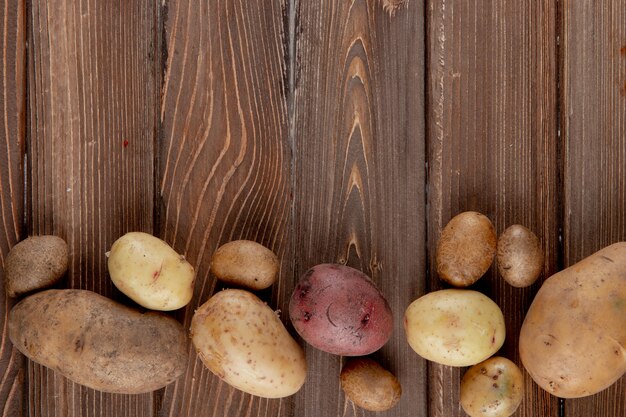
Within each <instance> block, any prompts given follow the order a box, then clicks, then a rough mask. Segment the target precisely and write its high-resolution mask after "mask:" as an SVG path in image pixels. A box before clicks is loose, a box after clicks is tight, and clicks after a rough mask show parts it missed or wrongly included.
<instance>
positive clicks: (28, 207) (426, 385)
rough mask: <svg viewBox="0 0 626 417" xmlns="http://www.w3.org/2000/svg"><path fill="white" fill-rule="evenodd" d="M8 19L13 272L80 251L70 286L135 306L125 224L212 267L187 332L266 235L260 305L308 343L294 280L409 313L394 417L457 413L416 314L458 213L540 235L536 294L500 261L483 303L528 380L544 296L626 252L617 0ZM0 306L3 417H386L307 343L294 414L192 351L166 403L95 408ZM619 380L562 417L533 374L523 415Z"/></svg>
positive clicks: (363, 0)
mask: <svg viewBox="0 0 626 417" xmlns="http://www.w3.org/2000/svg"><path fill="white" fill-rule="evenodd" d="M1 4H2V5H3V7H0V16H2V19H0V28H2V31H0V36H2V39H3V43H2V45H3V55H2V58H1V59H2V70H3V72H2V77H1V78H0V85H1V87H2V91H3V95H2V97H0V109H2V113H1V114H0V132H1V133H0V134H1V135H2V136H3V140H0V174H1V176H0V219H1V220H2V228H3V231H4V232H3V233H0V263H1V262H2V260H3V259H4V257H5V256H6V253H7V252H8V250H9V249H10V248H11V247H12V246H13V245H14V244H15V243H16V242H17V241H18V240H20V239H22V238H24V237H25V236H26V235H27V234H39V233H54V234H58V235H60V236H62V237H64V238H66V239H67V241H68V243H69V245H70V248H71V265H70V271H69V272H68V274H67V277H66V278H65V279H64V280H62V281H61V282H60V283H59V284H58V285H57V286H58V287H72V288H85V289H90V290H93V291H96V292H98V293H101V294H103V295H106V296H108V297H111V298H113V299H116V300H118V301H121V302H123V303H127V304H129V305H132V302H131V301H130V300H129V299H127V298H126V297H124V296H123V295H122V294H121V293H120V292H119V291H118V290H116V289H115V288H114V286H113V285H111V282H110V279H109V277H108V275H107V273H106V261H105V256H104V252H106V250H108V249H109V247H110V245H111V244H112V242H113V241H114V240H115V239H116V238H117V237H119V236H121V235H122V234H123V233H125V232H127V231H131V230H142V231H147V232H152V233H154V234H156V235H157V236H159V237H161V238H163V239H165V240H166V241H168V242H169V243H170V244H172V245H173V246H174V248H175V249H176V250H178V251H179V252H182V253H184V254H185V256H186V257H187V259H188V260H189V261H190V262H191V263H192V264H193V265H194V266H195V267H196V269H197V272H198V274H197V281H196V291H195V294H194V298H193V300H192V302H191V303H190V304H189V306H188V307H187V308H185V309H181V310H179V311H177V312H174V313H172V315H173V316H174V317H176V318H177V319H179V320H180V321H181V322H182V323H184V325H185V326H188V325H189V323H190V320H191V316H192V314H193V311H194V310H195V309H196V308H197V307H198V306H199V305H201V304H202V303H203V302H204V301H206V299H207V298H208V297H209V296H210V295H211V294H213V293H214V292H215V291H218V290H219V289H220V288H221V284H220V283H219V282H218V281H216V279H215V278H214V277H213V276H212V275H211V273H210V270H209V264H210V258H211V254H212V253H213V251H214V250H215V249H216V248H217V247H218V246H219V245H220V244H222V243H225V242H227V241H230V240H233V239H239V238H245V239H252V240H256V241H258V242H260V243H263V244H265V245H266V246H268V247H270V248H271V249H273V250H274V251H275V252H276V253H277V254H278V255H279V257H280V258H281V271H280V277H279V280H278V283H277V284H275V285H274V286H273V287H272V288H271V289H268V290H265V291H261V292H259V295H260V296H261V298H263V299H264V300H265V301H266V302H267V303H268V304H269V305H270V306H271V307H272V308H274V309H277V310H281V311H282V314H281V318H282V320H283V322H284V323H285V324H286V326H287V328H288V329H289V330H290V331H291V332H292V334H294V335H295V332H294V331H293V328H292V327H291V325H290V323H289V320H288V315H287V311H288V310H287V306H288V299H289V296H290V295H291V291H292V290H293V287H294V285H295V283H296V281H297V279H298V278H299V276H300V274H302V273H303V272H304V271H305V270H306V269H307V268H309V267H310V266H312V265H314V264H317V263H322V262H339V263H345V264H348V265H350V266H353V267H356V268H359V269H361V270H363V271H364V272H366V273H367V274H368V275H370V276H371V277H372V278H373V279H374V281H375V282H376V283H377V284H378V285H379V286H380V287H381V289H382V291H383V292H384V293H385V294H386V295H387V298H388V300H389V302H390V305H391V307H392V309H393V311H394V313H395V317H396V323H395V328H394V334H393V336H392V339H391V340H390V342H389V343H388V344H387V345H386V346H385V347H384V348H383V349H382V350H381V351H379V352H377V353H375V354H374V355H373V356H374V358H376V359H378V360H379V361H380V362H381V363H382V364H384V365H385V366H386V367H388V368H389V369H390V370H392V371H393V372H394V373H395V374H396V375H397V376H398V377H399V379H400V381H401V382H402V385H403V391H404V392H403V397H402V400H401V401H400V403H399V404H398V405H397V406H396V407H395V408H394V409H392V410H390V411H389V412H386V413H376V415H379V416H408V415H416V416H429V417H454V416H464V415H465V414H464V413H463V411H462V410H461V408H460V406H459V402H458V398H459V381H460V377H461V376H462V373H463V371H464V370H463V369H456V368H450V367H444V366H439V365H435V364H432V363H426V361H424V360H423V359H421V358H420V357H419V356H418V355H417V354H415V353H414V352H413V351H412V350H411V349H410V348H409V347H408V344H407V343H406V341H405V338H404V332H403V329H402V321H401V317H402V314H403V312H404V309H405V308H406V307H407V306H408V304H409V303H410V302H411V301H412V300H413V299H415V298H417V297H418V296H419V295H421V294H423V293H425V292H427V291H433V290H437V289H441V288H445V285H444V284H443V282H442V281H440V280H439V279H438V277H437V274H436V272H435V271H434V270H433V268H432V265H433V260H434V253H435V247H436V242H437V239H438V237H439V234H440V232H441V230H442V228H443V227H444V226H445V224H446V223H447V221H448V220H449V219H450V218H451V217H453V216H454V215H455V214H457V213H458V212H461V211H465V210H477V211H481V212H483V213H485V214H486V215H487V216H489V217H490V218H491V219H492V221H493V223H494V225H495V227H496V230H497V231H498V232H499V233H500V232H502V231H504V229H505V228H506V227H507V226H509V225H511V224H514V223H520V224H523V225H525V226H527V227H529V228H530V229H531V230H533V231H534V232H535V233H536V234H537V235H538V236H539V237H540V238H541V240H542V243H543V247H544V251H545V256H546V264H545V268H544V273H543V275H542V277H541V279H540V281H539V282H538V283H536V284H534V285H533V286H531V287H530V288H527V289H516V288H513V287H510V286H508V285H507V284H505V283H504V282H503V281H502V280H501V279H500V278H499V277H498V276H497V274H496V272H495V267H492V269H491V270H490V271H489V272H488V274H487V275H486V277H485V278H483V279H482V280H481V281H479V282H478V283H477V284H475V285H474V286H473V288H475V289H478V290H479V291H482V292H484V293H485V294H487V295H488V296H490V297H492V298H493V299H494V300H495V301H496V302H497V303H498V304H499V305H500V306H501V307H502V309H503V311H504V314H505V317H506V321H507V340H506V342H505V344H504V346H503V348H502V350H501V351H500V354H501V355H504V356H506V357H509V358H510V359H512V360H514V361H515V362H517V363H518V364H519V363H520V361H519V355H518V349H517V341H518V339H517V333H518V331H519V328H520V326H521V323H522V320H523V318H524V314H525V311H526V309H527V308H528V306H529V305H530V303H531V301H532V298H533V296H534V294H535V293H536V291H537V289H538V288H539V286H540V284H541V281H542V280H544V279H545V278H547V277H548V276H549V275H551V274H552V273H554V272H556V271H558V270H560V269H561V268H563V267H564V266H567V265H570V264H572V263H574V262H576V261H578V260H580V259H582V258H583V257H585V256H587V255H589V254H591V253H593V252H594V251H596V250H597V249H599V248H600V247H603V246H606V245H608V244H610V243H613V242H616V241H619V240H626V201H625V198H624V197H625V195H626V168H625V167H626V26H625V25H624V22H625V21H626V3H625V1H624V0H604V1H602V2H599V3H597V4H596V3H594V4H591V3H589V4H585V3H584V2H573V1H570V0H565V1H562V0H540V1H531V0H523V1H520V2H501V1H500V2H493V1H487V0H478V1H476V2H465V1H460V0H434V1H432V2H425V3H423V2H418V1H416V0H406V1H405V2H401V1H386V0H351V1H331V0H320V1H316V2H311V1H305V0H269V1H265V0H251V1H247V2H245V1H241V0H218V1H214V2H209V1H201V2H192V1H190V0H182V1H177V2H173V1H167V0H164V1H163V0H162V1H159V0H152V1H148V0H143V1H137V2H126V1H122V0H116V1H111V2H97V1H94V0H79V1H69V0H59V1H54V2H46V1H43V0H32V1H30V2H26V1H24V0H20V1H16V2H9V1H8V0H5V1H4V2H2V3H1ZM390 4H400V6H399V7H398V8H397V9H395V10H392V9H391V8H390V7H388V5H390ZM385 5H387V7H384V6H385ZM27 45H28V47H27ZM0 287H3V275H2V271H0ZM0 291H2V296H1V297H0V309H2V311H3V312H4V314H3V317H2V319H0V324H1V325H2V328H3V336H2V339H1V343H0V412H1V414H0V415H2V416H3V417H4V416H11V417H13V416H29V417H30V416H33V417H34V416H37V417H39V416H41V417H43V416H58V417H65V416H94V417H97V416H103V417H113V416H115V417H117V416H120V417H121V416H126V417H136V416H138V417H141V416H154V417H164V416H172V417H178V416H187V417H202V416H223V415H224V416H226V415H227V416H250V417H256V416H285V417H287V416H289V417H291V416H297V417H301V416H302V417H318V416H319V417H327V416H328V417H331V416H337V417H339V416H369V415H372V416H373V415H374V413H368V412H364V411H363V410H360V409H358V408H356V407H354V405H353V404H352V403H351V402H350V401H348V400H347V399H346V398H345V396H344V395H343V392H342V391H341V389H340V387H339V384H338V378H337V376H338V373H339V371H340V369H341V365H342V364H343V358H340V357H335V356H332V355H328V354H325V353H323V352H320V351H317V350H315V349H313V348H311V347H307V346H306V345H305V344H304V342H303V341H302V340H301V339H299V338H297V339H298V341H299V342H300V343H302V345H303V346H304V347H305V351H306V354H307V359H308V362H309V376H308V379H307V383H306V384H305V386H304V387H303V389H302V390H301V391H300V392H298V393H297V394H296V395H294V396H292V397H289V398H286V399H282V400H267V399H260V398H258V397H253V396H250V395H247V394H243V393H241V392H239V391H237V390H235V389H233V388H231V387H229V386H228V385H226V384H225V383H223V382H221V381H220V380H219V379H218V378H217V377H215V376H213V375H212V374H211V373H210V372H209V371H208V370H206V368H204V366H203V365H202V363H201V362H200V361H199V360H198V358H197V357H196V355H195V353H194V352H193V348H192V347H191V346H190V347H189V350H190V353H191V357H190V361H189V363H188V368H187V372H186V373H185V374H184V376H183V377H181V379H180V380H179V381H178V382H176V383H174V384H172V385H170V386H168V387H166V388H165V389H163V390H159V391H156V392H154V393H152V394H144V395H133V396H123V395H112V394H104V393H100V392H97V391H94V390H90V389H87V388H84V387H81V386H78V385H76V384H73V383H71V382H69V381H67V380H66V379H64V378H63V377H61V376H59V375H57V374H56V373H54V372H53V371H51V370H48V369H46V368H44V367H41V366H39V365H36V364H34V363H32V362H29V361H27V360H25V359H24V358H23V357H22V356H21V355H19V354H18V353H17V352H16V351H15V350H14V349H13V348H12V347H11V344H10V342H9V340H8V338H7V333H6V324H5V323H6V317H7V314H8V310H9V309H10V307H11V305H12V304H13V303H14V302H15V300H11V299H8V298H7V297H6V296H5V295H4V290H2V288H0ZM625 384H626V382H625V381H624V378H622V380H621V381H620V382H618V383H617V384H616V385H614V386H613V387H611V388H610V389H608V390H606V391H605V392H603V393H600V394H598V395H595V396H592V397H589V398H586V399H578V400H567V401H564V402H562V401H559V399H557V398H555V397H552V396H549V395H548V394H547V393H545V392H544V391H542V390H540V389H539V388H538V387H537V386H536V385H535V384H534V383H532V381H531V380H530V378H529V377H528V375H526V377H525V387H526V395H525V399H524V402H523V403H522V405H521V407H520V409H519V410H518V412H517V413H516V414H515V415H516V416H527V417H531V416H532V417H548V416H550V417H552V416H561V417H563V416H565V417H589V416H594V417H621V416H623V415H626V409H625V407H626V405H625V401H626V397H625V395H626V394H625V392H624V391H625Z"/></svg>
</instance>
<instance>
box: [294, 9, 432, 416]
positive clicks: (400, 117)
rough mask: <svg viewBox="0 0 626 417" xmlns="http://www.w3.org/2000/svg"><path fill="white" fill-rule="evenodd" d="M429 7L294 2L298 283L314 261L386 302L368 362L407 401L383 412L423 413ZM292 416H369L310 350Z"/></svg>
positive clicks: (337, 365)
mask: <svg viewBox="0 0 626 417" xmlns="http://www.w3.org/2000/svg"><path fill="white" fill-rule="evenodd" d="M423 15H424V11H423V7H422V6H421V5H420V3H419V2H409V3H408V7H403V8H401V9H399V10H397V11H396V13H395V15H394V16H393V17H391V16H390V15H389V14H388V13H387V12H386V11H385V10H384V9H383V7H382V6H381V3H380V2H372V1H366V0H355V1H339V2H338V1H330V0H329V1H314V2H311V1H300V2H298V3H297V9H296V47H295V59H296V62H295V74H294V75H295V97H294V122H293V123H294V124H293V126H294V137H293V140H294V180H295V188H294V209H295V217H294V233H295V235H294V241H295V259H296V260H297V262H296V265H295V271H294V273H295V277H296V278H297V277H299V276H300V275H301V274H303V273H304V272H305V271H306V270H307V269H308V268H310V267H311V266H313V265H316V264H319V263H327V262H337V263H343V264H347V265H349V266H352V267H354V268H357V269H360V270H362V271H364V272H365V273H366V274H368V275H369V276H371V277H372V279H373V280H374V281H375V282H376V284H377V285H378V286H379V287H380V288H381V290H382V292H383V293H384V294H385V296H386V298H387V299H388V301H389V303H390V306H391V308H392V310H393V313H394V317H395V325H394V332H393V335H392V338H391V340H390V341H389V342H388V343H387V344H386V345H385V346H384V347H383V348H382V350H381V351H379V352H376V353H375V354H374V355H373V357H374V358H375V359H377V360H379V361H380V362H381V364H382V365H383V366H385V367H387V368H388V369H389V370H390V371H392V372H393V373H394V374H395V375H396V376H398V378H399V380H400V382H401V384H402V387H403V391H404V394H403V396H402V398H401V400H400V402H399V403H398V405H397V406H396V407H394V408H392V409H391V410H389V411H388V412H383V413H376V415H384V416H408V415H426V378H425V372H426V368H425V361H424V360H423V359H421V358H419V357H418V355H417V354H415V353H414V352H413V351H412V350H411V349H410V347H409V345H408V343H406V337H405V335H404V330H403V326H402V317H403V315H404V310H405V309H406V307H407V306H408V305H409V304H410V302H411V301H413V300H414V299H415V298H417V297H418V296H419V295H421V294H423V292H424V288H425V279H424V277H425V271H426V258H425V253H426V252H425V250H426V247H425V221H424V219H425V193H424V184H425V169H424V163H425V155H424V148H425V147H424V119H423V115H424V98H423V93H424V88H423V77H424V59H423V57H424V55H423V54H424V49H423V45H424V36H423V33H424V18H423ZM306 353H307V359H308V361H309V368H310V371H309V376H308V381H307V383H306V385H305V387H304V389H303V390H302V391H301V392H300V393H299V395H297V398H296V402H297V404H296V411H297V412H296V413H295V414H294V415H297V416H303V417H306V416H311V417H317V416H363V415H374V413H369V412H364V411H363V410H360V409H357V408H355V407H354V406H353V405H352V403H351V402H349V401H348V400H347V399H346V398H345V396H344V395H343V392H342V390H341V388H340V384H339V373H340V370H341V366H342V364H343V362H344V360H343V358H341V357H338V356H333V355H330V354H327V353H324V352H321V351H318V350H316V349H314V348H312V347H310V346H307V347H306Z"/></svg>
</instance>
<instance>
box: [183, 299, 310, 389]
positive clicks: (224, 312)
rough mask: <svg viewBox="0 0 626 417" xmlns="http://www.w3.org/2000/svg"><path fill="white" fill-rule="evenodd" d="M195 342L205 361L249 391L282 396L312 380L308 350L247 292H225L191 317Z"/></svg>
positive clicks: (228, 382)
mask: <svg viewBox="0 0 626 417" xmlns="http://www.w3.org/2000/svg"><path fill="white" fill-rule="evenodd" d="M191 340H192V341H193V345H194V346H195V348H196V352H198V356H199V357H200V359H201V360H202V362H203V363H204V365H205V366H206V367H207V368H208V369H209V370H210V371H211V372H213V373H214V374H215V375H217V376H218V377H220V378H221V379H222V380H224V381H225V382H226V383H227V384H229V385H231V386H233V387H235V388H237V389H239V390H241V391H243V392H247V393H248V394H252V395H257V396H259V397H265V398H281V397H287V396H289V395H292V394H294V393H296V392H297V391H298V390H299V389H300V387H301V386H302V384H303V383H304V380H305V378H306V370H307V366H306V358H305V356H304V351H303V350H302V348H301V347H300V346H299V345H298V343H296V341H295V340H294V339H293V338H292V337H291V335H290V334H289V333H288V332H287V329H285V326H283V323H282V322H281V321H280V319H279V318H278V316H277V315H276V313H274V311H273V310H272V309H271V308H269V307H268V306H267V304H265V303H264V302H263V301H261V300H260V299H259V298H257V297H256V296H255V295H254V294H252V293H250V292H248V291H245V290H235V289H229V290H224V291H220V292H218V293H217V294H215V295H214V296H213V297H211V298H209V300H208V301H207V302H206V303H204V304H202V306H200V308H199V309H198V310H196V313H195V314H194V315H193V319H192V320H191Z"/></svg>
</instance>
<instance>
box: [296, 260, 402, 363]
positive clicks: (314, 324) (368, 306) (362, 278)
mask: <svg viewBox="0 0 626 417" xmlns="http://www.w3.org/2000/svg"><path fill="white" fill-rule="evenodd" d="M289 316H290V317H291V322H292V323H293V326H294V327H295V329H296V331H297V332H298V333H299V334H300V336H302V338H303V339H304V340H306V341H307V342H308V343H309V344H311V345H312V346H314V347H316V348H317V349H320V350H323V351H325V352H328V353H333V354H335V355H342V356H362V355H368V354H370V353H372V352H374V351H376V350H378V349H380V348H381V347H382V346H383V345H384V344H385V343H386V342H387V340H389V337H390V336H391V331H392V329H393V314H392V312H391V308H389V304H388V303H387V300H385V297H384V296H383V294H382V293H381V292H380V290H379V289H378V288H377V287H376V285H374V283H373V282H372V280H370V278H369V277H368V276H367V275H365V274H364V273H362V272H361V271H359V270H356V269H354V268H350V267H348V266H345V265H338V264H321V265H317V266H314V267H313V268H311V269H309V270H308V271H307V272H306V273H305V274H304V275H303V276H302V278H300V281H299V282H298V285H297V286H296V288H295V290H294V292H293V294H292V296H291V300H290V302H289Z"/></svg>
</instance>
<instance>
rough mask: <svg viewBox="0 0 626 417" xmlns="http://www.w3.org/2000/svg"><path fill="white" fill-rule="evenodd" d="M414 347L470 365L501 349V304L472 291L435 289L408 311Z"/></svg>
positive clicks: (432, 357)
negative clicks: (499, 305)
mask: <svg viewBox="0 0 626 417" xmlns="http://www.w3.org/2000/svg"><path fill="white" fill-rule="evenodd" d="M404 329H405V332H406V336H407V340H408V342H409V345H410V346H411V348H412V349H413V350H414V351H415V352H417V353H418V354H419V355H420V356H422V357H423V358H425V359H427V360H429V361H433V362H437V363H440V364H442V365H448V366H470V365H474V364H476V363H478V362H481V361H483V360H485V359H487V358H488V357H490V356H491V355H493V354H494V353H496V352H497V351H498V349H500V347H501V346H502V344H503V343H504V338H505V333H506V328H505V324H504V317H503V315H502V311H501V310H500V307H498V305H497V304H496V303H494V302H493V301H492V300H491V299H489V297H487V296H485V295H483V294H481V293H479V292H477V291H472V290H465V289H448V290H440V291H434V292H431V293H429V294H426V295H424V296H422V297H420V298H418V299H417V300H415V301H413V302H412V303H411V304H410V305H409V307H408V308H407V309H406V312H405V314H404Z"/></svg>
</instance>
